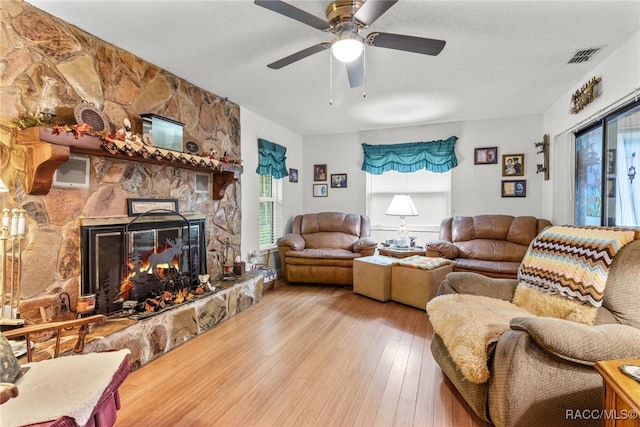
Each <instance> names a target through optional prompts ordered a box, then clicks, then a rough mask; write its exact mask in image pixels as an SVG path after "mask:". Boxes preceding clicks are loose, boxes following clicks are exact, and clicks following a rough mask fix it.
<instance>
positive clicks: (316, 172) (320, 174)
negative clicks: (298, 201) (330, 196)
mask: <svg viewBox="0 0 640 427" xmlns="http://www.w3.org/2000/svg"><path fill="white" fill-rule="evenodd" d="M313 180H314V181H326V180H327V165H313Z"/></svg>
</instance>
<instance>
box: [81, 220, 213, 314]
mask: <svg viewBox="0 0 640 427" xmlns="http://www.w3.org/2000/svg"><path fill="white" fill-rule="evenodd" d="M81 233H82V256H83V262H82V267H83V271H82V288H81V290H82V294H83V295H89V294H95V295H96V311H97V312H98V313H100V314H106V315H109V314H113V313H115V312H117V311H120V310H121V309H122V307H123V304H124V302H125V301H136V302H142V301H144V300H145V299H147V298H151V297H155V296H157V295H159V294H160V293H162V292H164V291H168V292H175V291H176V290H180V289H185V288H192V287H194V286H195V285H197V284H198V275H199V274H204V273H206V256H205V251H206V244H205V237H204V219H197V220H189V222H188V225H187V223H186V222H185V221H163V222H146V223H133V224H128V225H127V224H120V225H105V226H100V225H98V226H96V225H92V226H86V227H84V226H83V227H81Z"/></svg>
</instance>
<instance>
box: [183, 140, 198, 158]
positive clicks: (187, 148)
mask: <svg viewBox="0 0 640 427" xmlns="http://www.w3.org/2000/svg"><path fill="white" fill-rule="evenodd" d="M183 151H184V152H185V153H189V154H196V155H199V154H201V153H202V147H200V144H199V143H197V142H196V141H185V143H184V150H183Z"/></svg>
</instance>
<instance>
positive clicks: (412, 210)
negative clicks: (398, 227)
mask: <svg viewBox="0 0 640 427" xmlns="http://www.w3.org/2000/svg"><path fill="white" fill-rule="evenodd" d="M385 213H386V214H387V215H395V216H416V215H418V209H416V205H414V204H413V200H411V196H409V195H408V194H396V195H395V196H393V199H392V200H391V203H389V207H388V208H387V212H385Z"/></svg>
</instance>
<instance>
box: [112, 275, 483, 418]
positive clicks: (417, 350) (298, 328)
mask: <svg viewBox="0 0 640 427" xmlns="http://www.w3.org/2000/svg"><path fill="white" fill-rule="evenodd" d="M431 335H432V330H431V326H430V323H429V321H428V319H427V315H426V313H425V312H424V311H420V310H417V309H415V308H411V307H407V306H404V305H401V304H397V303H394V302H386V303H381V302H378V301H375V300H372V299H368V298H366V297H363V296H360V295H357V294H355V293H353V292H352V291H351V290H349V289H344V288H334V287H320V286H288V285H285V284H280V283H279V284H278V286H276V287H275V289H271V290H268V291H265V295H264V300H263V301H262V302H261V303H260V304H257V305H255V306H253V307H251V308H249V309H247V310H246V311H244V312H243V313H240V314H238V315H236V316H234V317H232V318H231V319H228V320H226V321H224V322H223V323H221V324H220V325H218V326H216V327H215V328H213V329H211V330H210V331H208V332H206V333H204V334H202V335H201V336H199V337H197V338H195V339H193V340H191V341H189V342H187V343H185V344H183V345H182V346H180V347H178V348H177V349H175V350H173V351H171V352H170V353H168V354H166V355H163V356H162V357H160V358H158V359H156V360H154V361H153V362H150V363H149V364H147V365H145V366H144V367H142V368H141V369H139V370H137V371H135V372H132V373H131V374H129V377H128V378H127V379H126V381H125V383H124V384H123V385H122V386H121V387H120V393H121V401H122V409H121V410H120V411H118V421H117V424H116V426H118V427H124V426H127V427H128V426H259V427H263V426H264V427H270V426H423V427H429V426H434V427H447V426H455V427H461V426H475V427H486V426H487V425H488V424H486V423H484V422H483V421H482V420H480V419H479V418H478V417H477V416H475V415H474V414H473V413H472V412H471V410H470V409H469V408H468V407H467V405H466V404H465V403H464V402H463V400H462V398H461V397H460V396H459V395H458V394H457V392H456V391H455V389H454V388H453V386H452V385H451V383H450V382H449V381H448V380H446V379H443V375H442V372H441V371H440V369H439V368H438V366H437V365H436V363H435V361H434V360H433V358H432V356H431V352H430V350H429V342H430V338H431Z"/></svg>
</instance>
